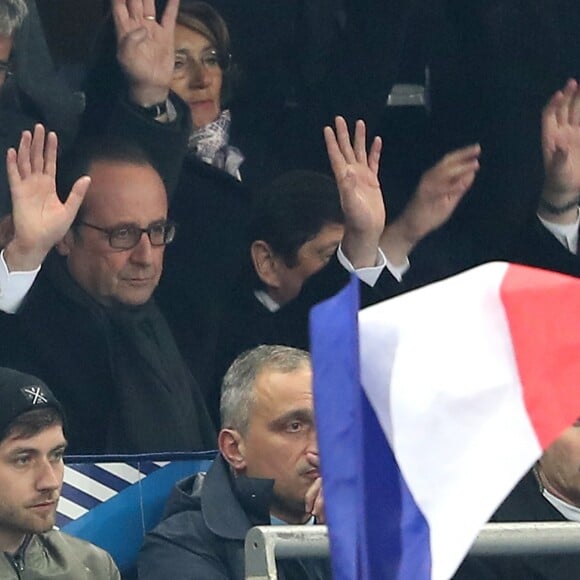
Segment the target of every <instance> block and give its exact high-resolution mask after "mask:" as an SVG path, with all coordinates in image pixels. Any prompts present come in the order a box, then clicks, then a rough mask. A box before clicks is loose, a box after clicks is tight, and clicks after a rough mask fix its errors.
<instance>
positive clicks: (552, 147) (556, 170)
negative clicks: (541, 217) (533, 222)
mask: <svg viewBox="0 0 580 580" xmlns="http://www.w3.org/2000/svg"><path fill="white" fill-rule="evenodd" d="M542 151H543V156H544V188H543V191H542V200H543V201H544V202H547V203H544V204H542V202H540V213H542V211H544V212H546V213H547V214H549V215H547V216H546V217H548V218H549V219H553V216H562V214H564V213H566V209H565V208H567V209H568V213H569V214H570V215H571V216H572V217H573V218H574V219H575V218H576V216H577V209H576V206H577V202H578V197H579V195H580V85H579V84H578V82H577V81H575V80H573V79H571V80H569V81H568V83H567V84H566V86H565V87H564V89H563V90H561V91H557V92H556V93H555V94H554V96H553V97H552V98H551V99H550V101H549V102H548V104H547V105H546V107H545V108H544V111H543V114H542ZM550 206H552V207H553V208H555V209H553V210H552V211H550V209H551V208H550ZM560 210H562V211H560Z"/></svg>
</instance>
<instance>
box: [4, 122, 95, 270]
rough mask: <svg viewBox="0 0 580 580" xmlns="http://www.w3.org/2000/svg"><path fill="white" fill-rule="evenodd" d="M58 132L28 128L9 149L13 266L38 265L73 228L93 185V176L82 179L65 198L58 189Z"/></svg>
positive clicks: (7, 251)
mask: <svg viewBox="0 0 580 580" xmlns="http://www.w3.org/2000/svg"><path fill="white" fill-rule="evenodd" d="M57 145H58V143H57V138H56V134H55V133H52V132H50V133H48V135H47V136H46V139H45V130H44V127H43V126H42V125H36V126H35V127H34V134H31V133H30V131H24V132H23V133H22V137H21V139H20V144H19V146H18V151H16V150H15V149H14V148H10V149H8V152H7V154H6V172H7V174H8V184H9V186H10V191H11V194H12V222H13V232H14V233H13V237H12V239H11V241H10V242H9V243H8V245H7V246H6V249H5V252H4V258H5V260H6V263H7V265H8V268H9V269H10V270H12V271H14V270H17V271H18V270H34V269H36V268H37V267H38V266H40V264H41V263H42V261H43V260H44V258H45V257H46V255H47V254H48V252H49V251H50V249H51V248H52V246H54V244H56V243H57V242H58V241H60V240H61V239H62V238H63V237H64V235H65V234H66V232H67V231H68V229H69V228H70V226H71V224H72V222H73V220H74V218H75V216H76V214H77V212H78V210H79V207H80V205H81V203H82V201H83V199H84V197H85V194H86V192H87V189H88V187H89V185H90V178H89V177H88V176H84V177H81V178H80V179H78V180H77V181H76V182H75V184H74V185H73V188H72V190H71V192H70V194H69V196H68V198H67V200H66V202H64V203H63V202H61V201H60V199H59V198H58V195H57V193H56V183H55V176H56V156H57V153H56V152H57Z"/></svg>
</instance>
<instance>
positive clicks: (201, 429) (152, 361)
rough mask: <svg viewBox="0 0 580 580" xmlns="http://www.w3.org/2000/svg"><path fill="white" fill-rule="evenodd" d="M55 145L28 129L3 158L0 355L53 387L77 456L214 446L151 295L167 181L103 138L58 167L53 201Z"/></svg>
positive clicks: (164, 225)
mask: <svg viewBox="0 0 580 580" xmlns="http://www.w3.org/2000/svg"><path fill="white" fill-rule="evenodd" d="M56 151H57V142H56V135H55V134H54V133H49V134H48V135H47V136H46V137H45V130H44V128H43V127H42V125H37V126H36V127H35V129H34V133H33V134H31V133H30V132H28V131H25V132H24V133H23V134H22V139H21V142H20V145H19V148H18V151H16V150H14V149H11V150H9V152H8V155H7V172H8V176H9V182H10V189H11V193H12V204H13V233H12V235H10V233H9V234H7V235H6V238H7V239H9V242H8V243H7V244H6V245H5V248H4V250H3V251H2V253H0V309H2V310H3V311H4V313H3V314H2V315H1V318H0V331H1V332H2V336H4V337H9V338H7V339H6V340H3V341H2V342H3V344H2V347H1V348H0V353H1V354H0V364H3V365H6V366H11V367H13V368H17V369H19V370H22V371H26V372H30V373H33V374H36V375H37V376H39V377H41V378H42V379H43V380H44V381H45V382H46V383H47V384H48V385H49V386H50V388H51V389H52V390H53V392H55V394H56V396H57V397H58V398H59V400H60V401H61V403H62V404H63V406H64V408H65V410H66V411H67V414H68V415H69V417H70V418H71V419H70V425H69V429H68V437H69V442H70V445H69V450H70V451H71V452H73V453H98V452H110V453H117V452H154V451H170V450H172V451H189V450H201V449H211V448H214V447H215V431H214V428H213V426H212V425H211V421H210V419H209V416H208V414H207V411H206V408H205V404H204V402H203V399H202V397H201V396H200V394H199V389H198V386H197V384H196V382H195V380H194V378H193V376H192V375H191V373H190V372H189V371H188V369H187V367H186V365H185V364H184V362H183V360H182V358H181V355H180V353H179V351H178V349H177V347H176V345H175V341H174V339H173V336H172V335H171V332H170V330H169V328H168V326H167V323H166V321H165V319H164V318H163V316H162V314H161V313H160V312H159V310H158V309H157V307H156V305H155V303H154V302H153V300H152V294H153V291H154V290H155V288H156V286H157V284H158V282H159V278H160V276H161V271H162V266H163V253H164V250H165V245H166V244H168V243H170V242H171V241H172V240H173V237H174V235H175V225H174V224H172V223H171V222H169V221H167V195H166V191H165V187H164V185H163V181H162V180H161V178H160V176H159V174H158V173H157V172H156V170H155V169H154V168H153V167H152V165H151V164H150V163H149V161H148V159H147V157H146V156H145V154H144V153H143V152H142V151H141V150H140V149H138V148H137V147H136V146H135V145H132V144H129V143H125V142H122V141H119V140H115V139H112V138H108V139H102V140H100V141H95V142H92V143H88V144H85V145H81V146H78V147H76V148H75V150H74V152H73V153H72V155H71V156H70V157H69V158H67V159H65V160H64V162H63V163H62V166H61V167H60V168H59V170H60V171H59V191H61V192H62V193H65V192H68V191H70V194H69V195H68V197H67V198H66V200H65V201H61V200H60V199H59V198H58V196H57V193H56V184H55V174H56ZM53 247H54V250H53V249H52V248H53ZM41 264H42V270H41V271H40V272H39V270H40V266H41Z"/></svg>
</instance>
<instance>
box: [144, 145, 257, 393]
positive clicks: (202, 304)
mask: <svg viewBox="0 0 580 580" xmlns="http://www.w3.org/2000/svg"><path fill="white" fill-rule="evenodd" d="M250 206H251V194H250V191H249V190H248V188H247V187H246V186H245V184H244V183H242V182H240V181H238V180H237V179H236V178H235V177H233V176H231V175H229V174H228V173H226V172H225V171H222V170H221V169H218V168H216V167H212V166H211V165H208V164H207V163H204V162H203V161H200V160H199V159H197V158H196V157H194V156H193V155H188V156H187V157H186V159H185V161H184V163H183V166H182V169H181V174H180V176H179V181H178V184H177V187H176V189H175V191H174V193H173V195H172V196H171V203H170V206H169V214H170V217H171V218H172V219H173V220H175V221H176V222H177V224H178V230H177V235H176V237H175V241H174V242H173V243H172V244H171V246H169V247H168V248H167V250H166V252H165V257H164V266H163V276H162V278H161V282H160V284H159V287H158V288H157V291H156V294H155V296H156V300H157V302H158V304H159V306H160V308H161V310H162V311H163V313H164V314H165V316H166V317H167V321H168V322H169V325H170V326H171V328H172V330H173V333H174V335H175V339H176V341H177V343H178V345H179V347H180V350H181V352H182V353H183V355H184V358H185V359H186V361H187V362H188V364H189V365H190V368H191V369H192V370H193V372H194V374H195V376H196V377H197V378H198V380H199V381H200V383H201V385H202V387H203V386H205V385H207V384H208V378H209V377H210V376H211V369H212V368H213V367H212V363H213V356H214V351H215V344H216V340H217V329H218V321H219V319H220V318H221V316H222V313H223V310H224V308H225V303H226V298H227V296H229V293H230V292H231V289H232V287H233V286H234V284H235V281H236V279H237V277H238V275H239V271H240V264H241V263H242V262H243V258H244V256H245V255H246V254H247V252H248V243H247V235H246V227H247V224H248V221H249V217H250Z"/></svg>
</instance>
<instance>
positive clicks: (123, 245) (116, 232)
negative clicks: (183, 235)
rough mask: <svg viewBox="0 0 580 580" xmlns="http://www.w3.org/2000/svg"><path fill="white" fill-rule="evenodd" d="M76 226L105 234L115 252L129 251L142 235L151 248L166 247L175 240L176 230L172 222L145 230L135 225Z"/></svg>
mask: <svg viewBox="0 0 580 580" xmlns="http://www.w3.org/2000/svg"><path fill="white" fill-rule="evenodd" d="M78 225H82V226H86V227H88V228H92V229H94V230H98V231H100V232H103V233H105V234H107V236H108V238H109V245H110V246H111V248H114V249H115V250H131V249H132V248H134V247H135V246H136V245H137V244H138V243H139V242H140V240H141V236H142V235H143V234H147V236H148V237H149V241H150V242H151V245H152V246H166V245H167V244H170V243H171V242H172V241H173V238H175V230H176V224H175V223H174V222H172V221H163V222H156V223H153V224H151V225H150V226H148V227H146V228H140V227H139V226H138V225H137V224H125V225H122V226H118V227H116V228H101V227H99V226H95V225H93V224H89V223H87V222H78Z"/></svg>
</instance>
